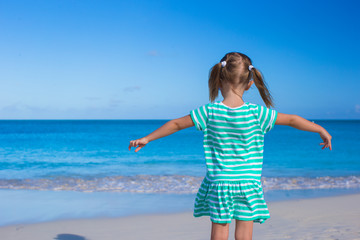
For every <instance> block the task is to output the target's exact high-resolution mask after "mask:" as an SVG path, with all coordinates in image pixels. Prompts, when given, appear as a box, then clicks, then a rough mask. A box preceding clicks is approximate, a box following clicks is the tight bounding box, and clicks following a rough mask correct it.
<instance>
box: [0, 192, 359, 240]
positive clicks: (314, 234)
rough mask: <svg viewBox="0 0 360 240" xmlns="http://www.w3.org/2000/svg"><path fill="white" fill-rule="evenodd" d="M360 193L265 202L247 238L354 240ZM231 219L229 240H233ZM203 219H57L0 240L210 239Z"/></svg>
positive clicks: (0, 230)
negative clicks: (265, 215) (266, 214)
mask: <svg viewBox="0 0 360 240" xmlns="http://www.w3.org/2000/svg"><path fill="white" fill-rule="evenodd" d="M359 202H360V194H351V195H342V196H334V197H323V198H314V199H300V200H289V201H279V202H270V203H268V207H269V210H270V216H271V218H270V219H268V220H266V221H265V222H264V223H263V224H259V223H254V235H253V239H255V240H256V239H277V240H279V239H341V240H344V239H349V240H350V239H351V240H356V239H359V240H360V207H359V206H358V203H359ZM234 223H235V222H234V220H233V222H232V223H231V225H230V236H229V239H234V237H233V233H234ZM210 229H211V223H210V219H209V217H200V218H194V217H193V216H192V212H184V213H176V214H161V215H154V214H151V215H137V216H129V217H121V218H107V219H99V218H98V219H80V220H62V221H52V222H45V223H36V224H17V225H12V226H4V227H0V239H1V240H24V239H27V240H51V239H54V240H55V239H56V240H115V239H129V240H136V239H142V240H143V239H154V240H155V239H157V240H160V239H164V240H165V239H166V240H168V239H172V240H180V239H181V240H183V239H187V240H207V239H210Z"/></svg>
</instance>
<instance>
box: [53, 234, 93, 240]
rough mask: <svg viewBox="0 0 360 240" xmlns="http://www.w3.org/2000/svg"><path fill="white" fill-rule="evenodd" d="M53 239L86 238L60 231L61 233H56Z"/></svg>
mask: <svg viewBox="0 0 360 240" xmlns="http://www.w3.org/2000/svg"><path fill="white" fill-rule="evenodd" d="M54 240H87V239H86V238H85V237H83V236H79V235H76V234H69V233H62V234H58V235H57V236H56V237H55V238H54Z"/></svg>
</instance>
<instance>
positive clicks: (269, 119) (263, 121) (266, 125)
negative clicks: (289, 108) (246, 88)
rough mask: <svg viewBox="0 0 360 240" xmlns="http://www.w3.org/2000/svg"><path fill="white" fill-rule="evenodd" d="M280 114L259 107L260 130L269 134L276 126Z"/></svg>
mask: <svg viewBox="0 0 360 240" xmlns="http://www.w3.org/2000/svg"><path fill="white" fill-rule="evenodd" d="M277 114H278V112H277V111H276V110H274V109H270V108H267V107H264V106H261V105H258V110H257V115H258V119H259V123H260V128H261V130H262V132H263V133H264V134H265V133H267V132H269V131H270V130H271V129H272V128H273V127H274V125H275V121H276V118H277Z"/></svg>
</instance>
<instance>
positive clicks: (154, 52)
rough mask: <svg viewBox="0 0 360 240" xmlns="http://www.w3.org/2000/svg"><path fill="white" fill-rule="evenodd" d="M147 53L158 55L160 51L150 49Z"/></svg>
mask: <svg viewBox="0 0 360 240" xmlns="http://www.w3.org/2000/svg"><path fill="white" fill-rule="evenodd" d="M147 55H149V56H158V55H159V53H158V52H157V51H156V50H151V51H149V52H148V53H147Z"/></svg>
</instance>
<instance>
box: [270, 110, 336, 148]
mask: <svg viewBox="0 0 360 240" xmlns="http://www.w3.org/2000/svg"><path fill="white" fill-rule="evenodd" d="M275 124H276V125H287V126H290V127H294V128H297V129H300V130H303V131H309V132H316V133H319V134H320V137H321V139H322V140H323V141H324V142H322V143H320V145H324V146H323V147H322V149H324V148H327V147H328V148H329V149H330V150H331V149H332V148H331V138H332V137H331V135H330V134H329V133H328V132H327V131H326V130H325V128H323V127H322V126H320V125H318V124H316V123H313V122H310V121H308V120H306V119H304V118H302V117H300V116H298V115H293V114H284V113H278V116H277V118H276V121H275Z"/></svg>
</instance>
